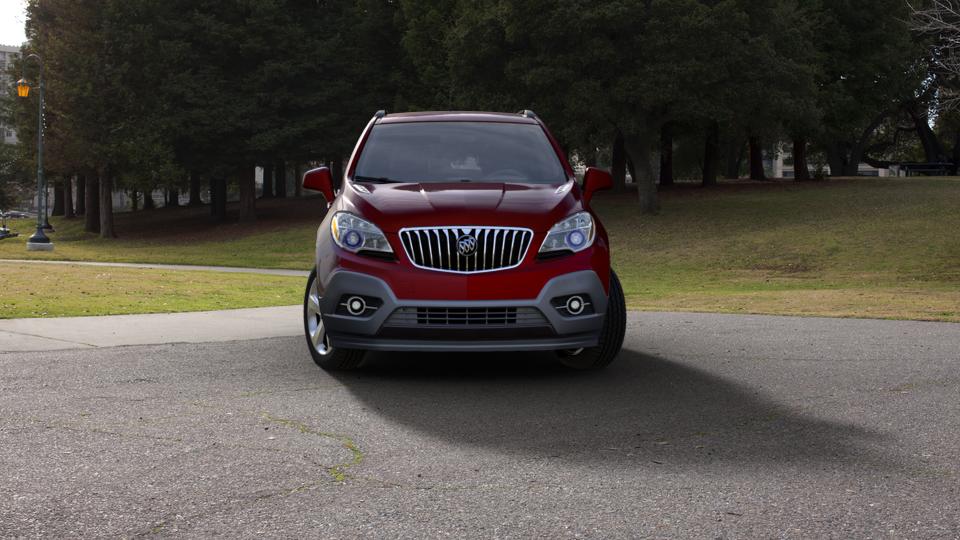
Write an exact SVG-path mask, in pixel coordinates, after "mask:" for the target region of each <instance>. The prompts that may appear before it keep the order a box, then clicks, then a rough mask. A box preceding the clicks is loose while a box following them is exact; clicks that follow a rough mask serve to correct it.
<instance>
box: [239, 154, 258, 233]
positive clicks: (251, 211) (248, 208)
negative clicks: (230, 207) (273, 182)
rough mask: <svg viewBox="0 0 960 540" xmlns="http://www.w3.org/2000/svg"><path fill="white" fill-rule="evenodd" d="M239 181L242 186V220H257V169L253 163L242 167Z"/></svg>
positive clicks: (248, 221) (246, 221)
mask: <svg viewBox="0 0 960 540" xmlns="http://www.w3.org/2000/svg"><path fill="white" fill-rule="evenodd" d="M237 181H238V183H239V186H240V221H241V222H243V223H252V222H254V221H256V220H257V169H256V168H255V167H254V166H253V165H249V166H247V167H243V168H241V169H240V171H239V173H238V175H237Z"/></svg>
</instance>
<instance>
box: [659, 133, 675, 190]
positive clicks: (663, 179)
mask: <svg viewBox="0 0 960 540" xmlns="http://www.w3.org/2000/svg"><path fill="white" fill-rule="evenodd" d="M672 186H673V125H672V124H671V123H670V122H667V123H666V124H664V125H663V126H662V127H661V128H660V187H672Z"/></svg>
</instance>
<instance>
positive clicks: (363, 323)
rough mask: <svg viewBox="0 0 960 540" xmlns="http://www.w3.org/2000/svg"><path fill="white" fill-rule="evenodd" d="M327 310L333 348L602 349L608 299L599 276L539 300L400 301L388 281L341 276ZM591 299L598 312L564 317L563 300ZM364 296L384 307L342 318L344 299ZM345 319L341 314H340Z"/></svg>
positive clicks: (329, 290) (566, 283) (581, 275)
mask: <svg viewBox="0 0 960 540" xmlns="http://www.w3.org/2000/svg"><path fill="white" fill-rule="evenodd" d="M324 289H325V291H324V292H325V294H324V297H323V298H322V299H321V302H320V307H321V312H322V313H323V322H324V325H325V326H326V329H327V333H328V335H329V336H330V342H331V345H333V346H334V347H343V348H351V349H371V350H402V351H529V350H553V349H575V348H580V347H593V346H596V345H597V343H598V339H599V333H600V328H601V327H602V325H603V316H604V313H605V312H606V304H607V296H606V293H605V292H604V290H603V285H602V284H601V283H600V279H599V278H598V277H597V275H596V273H594V272H593V271H590V270H587V271H581V272H574V273H571V274H564V275H561V276H557V277H555V278H553V279H551V280H550V281H548V282H547V284H546V285H544V287H543V289H542V290H541V291H540V293H539V294H538V295H537V297H536V298H533V299H516V300H482V301H464V300H442V301H438V300H407V299H404V300H399V299H397V298H396V296H395V295H394V294H393V291H392V290H391V289H390V287H389V286H388V285H387V284H386V282H384V281H383V280H381V279H379V278H376V277H373V276H369V275H366V274H360V273H356V272H350V271H345V270H341V271H338V272H336V273H335V274H334V275H332V276H330V278H329V279H328V280H327V283H326V286H325V287H324ZM571 294H584V295H588V296H589V297H590V298H591V299H592V301H593V303H594V309H595V310H594V312H593V313H589V314H583V315H579V316H570V315H569V314H566V313H565V312H564V313H563V314H561V312H560V311H558V309H557V308H556V307H555V306H554V305H552V304H551V300H552V299H554V298H557V297H561V296H566V295H571ZM350 295H363V296H364V297H376V298H379V299H382V301H383V303H382V305H380V306H378V307H377V309H376V310H375V311H373V312H372V313H371V312H367V313H365V314H364V316H362V317H356V316H350V315H345V314H342V313H340V314H338V313H337V306H338V303H339V301H340V299H342V298H344V297H349V296H350ZM341 312H342V310H341Z"/></svg>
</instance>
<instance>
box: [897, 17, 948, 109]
mask: <svg viewBox="0 0 960 540" xmlns="http://www.w3.org/2000/svg"><path fill="white" fill-rule="evenodd" d="M907 5H909V6H910V10H911V12H912V17H911V22H912V26H913V30H914V31H916V32H918V33H921V34H925V35H930V36H934V37H936V39H937V42H936V43H935V44H934V46H933V50H932V55H931V61H932V62H933V64H934V67H935V68H936V70H937V71H938V72H939V75H940V76H941V77H943V78H945V79H946V80H947V81H948V82H949V83H951V84H948V85H942V86H941V87H940V88H939V95H938V101H939V105H940V107H941V108H942V109H955V108H958V107H960V90H958V88H957V87H958V86H960V0H932V1H931V2H930V5H929V6H928V7H925V8H923V9H920V8H917V7H915V6H914V5H913V4H911V3H910V2H907Z"/></svg>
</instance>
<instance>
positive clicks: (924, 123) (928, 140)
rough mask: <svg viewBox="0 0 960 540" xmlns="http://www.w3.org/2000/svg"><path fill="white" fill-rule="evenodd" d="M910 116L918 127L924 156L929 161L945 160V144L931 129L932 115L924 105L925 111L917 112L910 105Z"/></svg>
mask: <svg viewBox="0 0 960 540" xmlns="http://www.w3.org/2000/svg"><path fill="white" fill-rule="evenodd" d="M908 113H909V114H910V118H911V119H913V125H914V126H915V127H916V131H917V138H919V139H920V144H921V145H922V146H923V156H924V159H926V160H927V163H940V162H942V161H944V160H945V158H946V156H945V155H944V151H943V145H942V144H940V139H939V138H937V134H936V133H934V132H933V130H932V129H930V115H929V114H928V113H927V112H926V107H924V112H923V113H919V114H918V113H917V112H916V111H915V110H914V109H913V108H912V107H908Z"/></svg>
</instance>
